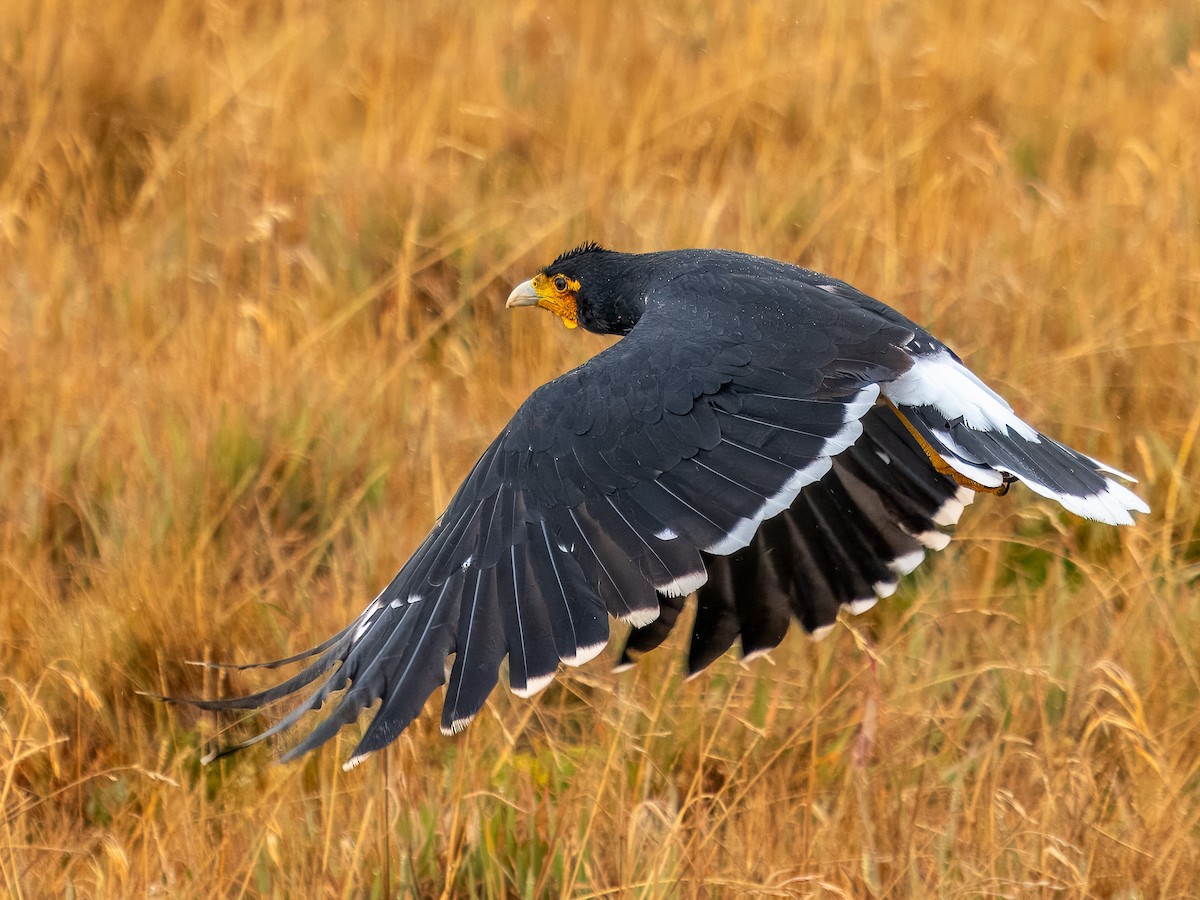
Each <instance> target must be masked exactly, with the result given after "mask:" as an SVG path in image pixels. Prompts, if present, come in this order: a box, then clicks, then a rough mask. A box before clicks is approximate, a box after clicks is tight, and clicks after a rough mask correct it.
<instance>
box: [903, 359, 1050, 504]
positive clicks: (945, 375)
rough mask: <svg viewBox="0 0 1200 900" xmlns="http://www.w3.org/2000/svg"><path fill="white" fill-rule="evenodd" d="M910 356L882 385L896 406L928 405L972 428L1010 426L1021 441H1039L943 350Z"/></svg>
mask: <svg viewBox="0 0 1200 900" xmlns="http://www.w3.org/2000/svg"><path fill="white" fill-rule="evenodd" d="M912 359H913V365H912V368H911V369H909V370H908V371H907V372H905V373H904V374H903V375H901V376H900V377H899V378H897V379H896V380H895V381H893V382H891V383H890V384H887V385H885V386H884V388H883V393H884V395H885V396H886V397H887V398H888V399H889V400H891V401H892V402H893V403H895V404H896V405H897V406H932V407H933V408H934V409H936V410H937V411H938V412H940V413H941V414H942V415H943V416H945V417H946V418H947V419H958V418H961V419H962V420H963V421H964V422H965V423H966V424H967V425H968V426H970V427H971V428H974V429H975V430H976V431H999V432H1003V431H1004V430H1005V429H1006V428H1011V429H1012V430H1013V432H1015V433H1016V434H1019V435H1020V436H1021V437H1023V438H1024V439H1025V440H1027V441H1029V442H1031V443H1035V444H1036V443H1039V441H1040V438H1039V437H1038V433H1037V431H1036V430H1034V429H1033V428H1032V427H1031V426H1030V425H1028V424H1026V423H1025V422H1023V421H1021V419H1020V417H1018V416H1017V414H1016V413H1015V412H1013V408H1012V407H1011V406H1009V405H1008V401H1007V400H1005V399H1004V398H1003V397H1001V396H1000V395H999V394H997V393H996V392H995V391H993V390H992V389H991V388H990V387H988V386H987V385H986V384H984V383H983V382H982V381H980V380H979V378H978V377H977V376H976V375H975V373H974V372H972V371H971V370H970V369H968V368H967V367H966V366H964V365H963V364H962V363H960V362H958V361H957V360H955V359H954V357H952V356H951V355H950V354H949V353H947V352H946V351H945V350H942V351H940V352H938V353H932V354H929V355H924V356H913V357H912ZM972 477H974V476H972ZM981 483H986V482H981Z"/></svg>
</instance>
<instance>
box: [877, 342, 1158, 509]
mask: <svg viewBox="0 0 1200 900" xmlns="http://www.w3.org/2000/svg"><path fill="white" fill-rule="evenodd" d="M883 394H884V396H885V397H886V398H887V399H888V400H889V401H890V402H891V403H892V404H893V405H894V406H895V407H896V411H897V412H898V413H899V414H900V416H901V418H902V419H903V420H904V422H905V424H906V425H907V426H908V427H909V430H910V431H911V432H912V433H913V436H914V437H916V438H917V440H918V441H919V442H920V443H921V444H922V445H923V446H924V448H925V452H926V453H927V454H929V457H930V459H931V460H932V461H933V463H934V465H935V466H938V467H939V468H941V469H942V470H943V471H946V472H947V474H951V475H953V476H954V478H955V480H956V481H958V482H959V483H960V484H964V485H966V486H968V487H971V488H974V489H976V490H988V491H992V492H994V493H1003V491H1004V490H1005V488H1006V487H1007V485H1008V484H1009V483H1010V482H1012V481H1023V482H1024V483H1025V484H1026V485H1028V486H1029V488H1030V490H1032V491H1034V492H1035V493H1038V494H1041V495H1042V496H1043V497H1049V498H1050V499H1051V500H1056V501H1058V502H1059V503H1060V504H1062V506H1063V507H1064V508H1065V509H1067V510H1070V511H1071V512H1073V513H1075V514H1076V515H1080V516H1084V517H1085V518H1088V519H1095V520H1096V521H1098V522H1106V523H1107V524H1109V525H1132V524H1133V516H1132V515H1130V513H1134V512H1139V513H1148V512H1150V507H1148V506H1147V505H1146V503H1145V501H1143V500H1142V499H1141V498H1140V497H1138V496H1137V495H1136V494H1134V493H1133V492H1132V491H1130V490H1129V489H1128V488H1127V487H1125V486H1124V485H1123V484H1121V483H1120V482H1119V481H1116V480H1115V479H1116V478H1119V479H1123V480H1125V481H1129V482H1133V481H1136V479H1134V478H1133V477H1131V476H1129V475H1126V474H1125V473H1124V472H1121V471H1118V470H1117V469H1114V468H1112V467H1111V466H1107V465H1105V464H1104V463H1102V462H1099V461H1097V460H1094V459H1092V458H1091V457H1090V456H1085V455H1084V454H1082V453H1080V452H1078V451H1077V450H1072V449H1071V448H1070V447H1067V446H1066V445H1064V444H1060V443H1059V442H1058V441H1056V440H1054V439H1053V438H1049V437H1047V436H1046V435H1044V434H1041V433H1040V432H1038V431H1037V430H1036V429H1035V428H1033V427H1032V426H1030V425H1028V424H1027V423H1026V422H1024V421H1022V420H1021V419H1020V418H1019V417H1018V416H1017V414H1016V413H1015V412H1013V409H1012V407H1011V406H1009V405H1008V402H1007V401H1006V400H1005V399H1004V398H1003V397H1001V396H1000V395H999V394H997V393H996V392H995V391H993V390H992V389H991V388H989V387H988V386H987V385H986V384H984V383H983V382H982V381H980V380H979V378H977V377H976V376H975V374H974V373H973V372H971V370H970V369H968V368H967V367H966V366H964V365H963V364H962V362H961V361H959V359H958V358H957V357H956V356H954V354H953V353H951V352H950V351H949V350H946V349H944V348H940V347H939V348H937V349H936V350H934V351H933V352H926V353H920V354H915V355H914V357H913V366H912V368H911V369H909V370H908V371H907V372H906V373H905V374H904V375H902V376H901V377H900V378H898V379H896V380H895V381H893V382H891V383H890V384H887V385H884V387H883Z"/></svg>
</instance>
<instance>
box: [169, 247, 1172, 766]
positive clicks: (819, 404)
mask: <svg viewBox="0 0 1200 900" xmlns="http://www.w3.org/2000/svg"><path fill="white" fill-rule="evenodd" d="M507 305H508V306H509V307H524V306H537V307H541V308H542V309H546V310H549V311H550V312H552V313H554V314H555V315H556V316H558V317H559V318H560V319H561V320H562V322H563V323H564V324H565V325H566V326H567V327H569V328H576V327H582V328H584V329H586V330H588V331H592V332H596V333H598V334H608V335H621V336H622V339H621V340H619V341H617V342H616V343H615V344H613V345H612V346H610V347H608V348H607V349H605V350H604V351H602V352H601V353H599V354H597V355H596V356H595V357H593V358H592V359H590V360H588V361H587V362H586V363H584V364H583V365H581V366H579V367H578V368H576V369H573V370H572V371H570V372H567V373H566V374H565V375H562V376H560V377H559V378H556V379H555V380H553V381H551V382H549V383H548V384H545V385H543V386H542V387H540V388H538V389H537V390H536V391H534V393H533V394H532V395H531V396H530V397H529V399H528V400H526V401H525V403H523V404H522V405H521V407H520V408H519V409H518V410H517V412H516V414H515V415H514V416H513V418H512V420H511V421H510V422H509V423H508V424H507V425H506V426H505V427H504V429H503V430H502V431H501V432H500V434H499V436H498V437H497V438H496V439H495V440H494V441H493V442H492V444H491V446H490V447H488V448H487V449H486V450H485V451H484V453H483V456H481V457H480V459H479V461H478V462H477V463H476V464H475V467H474V468H473V469H472V470H471V472H470V474H469V475H468V476H467V478H466V480H465V481H464V482H463V483H462V486H461V487H459V489H458V491H457V493H456V494H455V495H454V498H453V499H452V500H451V501H450V504H449V506H448V507H447V508H446V510H445V512H444V513H443V514H442V516H441V517H440V518H439V519H438V521H437V524H436V525H435V526H434V528H433V530H432V531H431V532H430V533H429V535H428V536H427V537H426V538H425V540H424V541H423V542H422V543H421V545H420V546H419V547H418V548H417V549H416V551H415V552H414V553H413V555H412V557H411V558H410V559H409V560H408V562H406V563H405V564H404V566H403V568H401V569H400V571H399V573H397V575H396V576H395V577H394V578H393V579H392V581H391V583H390V584H388V586H387V587H385V588H384V589H383V590H382V591H381V592H380V593H379V595H378V596H377V597H376V598H375V599H374V600H372V601H371V603H370V604H369V605H368V606H367V608H366V609H365V610H364V611H363V612H362V613H361V614H360V615H359V616H358V617H357V618H356V619H354V621H352V622H351V623H350V624H349V625H348V626H347V627H346V628H345V629H343V630H342V631H340V632H339V633H337V634H336V635H334V636H333V637H331V638H329V639H328V640H327V641H325V642H324V643H322V644H320V645H319V646H317V647H314V648H313V649H312V650H310V651H307V652H306V653H302V654H300V655H298V656H293V657H290V658H289V659H286V660H280V661H278V662H276V663H271V664H268V665H270V666H276V665H282V664H284V663H293V662H299V661H302V660H305V659H311V658H312V657H316V658H315V660H313V661H312V662H310V663H309V664H308V665H307V666H306V667H305V668H304V669H303V670H302V671H300V672H299V673H298V674H296V675H295V676H293V677H292V678H289V679H287V680H285V681H283V682H282V683H280V684H278V685H276V686H275V687H272V688H269V689H267V690H264V691H261V692H259V693H255V694H251V695H248V696H244V697H230V698H224V699H216V700H193V701H189V702H191V703H194V704H195V705H197V706H200V707H202V708H205V709H212V710H229V709H250V708H257V707H260V706H263V705H265V704H268V703H272V702H274V701H276V700H279V699H281V698H284V697H288V696H291V695H293V694H296V693H297V692H300V691H301V690H303V689H305V688H307V687H309V686H310V685H313V684H314V683H316V687H315V689H314V690H312V692H311V693H310V694H309V695H308V696H307V697H306V698H305V699H303V700H302V701H301V702H300V703H298V705H297V706H296V707H295V708H294V709H293V710H292V711H291V712H290V713H289V714H287V715H286V716H284V717H283V718H282V719H281V720H280V721H279V722H278V723H276V724H275V725H274V726H273V727H271V728H270V729H268V730H266V731H264V732H263V733H262V734H259V735H258V736H256V737H254V738H252V739H250V740H248V741H245V742H243V743H241V744H236V745H233V746H231V747H226V748H224V749H223V750H222V751H220V753H225V752H229V751H231V750H234V749H238V748H240V747H244V746H247V745H249V744H252V743H255V742H257V741H259V740H262V739H263V738H265V737H268V736H270V735H274V734H276V733H278V732H280V731H282V730H284V729H286V728H288V727H290V726H292V725H293V724H295V723H296V722H297V721H298V720H299V719H300V718H301V717H302V716H303V715H304V714H305V713H306V712H309V711H312V710H315V709H318V708H319V707H321V706H323V705H324V704H325V702H326V700H327V699H329V698H330V696H331V695H333V694H335V693H336V692H339V691H341V692H342V693H341V694H340V696H339V697H337V698H336V700H335V702H334V705H333V708H332V710H331V712H329V714H328V715H327V716H326V718H325V719H324V720H322V721H321V722H320V723H319V724H318V725H317V726H316V727H315V728H314V729H313V730H312V732H311V733H309V734H308V736H307V737H305V738H304V739H303V740H302V741H300V742H299V744H297V745H296V746H295V747H293V748H292V749H291V750H290V751H288V753H287V754H286V755H285V756H284V759H290V758H293V757H295V756H298V755H300V754H302V753H305V752H307V751H309V750H312V749H314V748H315V747H318V746H319V745H321V744H322V743H324V742H325V741H327V740H329V738H331V737H332V736H333V735H334V734H336V733H337V731H338V730H339V729H340V728H342V727H343V726H344V725H347V724H348V723H350V722H353V721H354V720H356V719H357V718H358V717H359V715H360V713H362V711H363V710H365V709H366V708H367V707H369V706H371V705H373V704H375V703H376V702H378V703H379V706H378V708H377V709H376V711H375V713H374V716H373V718H372V719H371V721H370V723H369V724H368V725H367V727H366V730H365V732H364V733H363V735H362V738H361V740H360V741H359V743H358V746H357V748H356V749H355V751H354V753H353V755H352V757H351V758H350V760H349V762H347V763H346V768H350V767H352V766H354V765H356V764H357V763H358V762H360V761H362V760H363V759H364V758H365V757H366V756H367V755H368V754H370V753H371V752H373V751H375V750H379V749H381V748H382V747H384V746H386V745H387V744H388V743H390V742H391V741H393V740H395V739H396V738H397V737H398V736H399V735H400V733H401V732H402V731H403V730H404V729H405V728H406V727H407V726H408V725H409V723H410V722H412V720H413V719H414V718H415V717H416V716H417V715H418V714H419V713H420V711H421V709H422V708H423V707H424V705H425V703H426V701H427V700H428V698H429V697H430V695H431V694H432V693H433V691H434V690H435V689H436V688H437V687H439V686H440V685H442V684H445V683H446V682H447V669H448V670H449V681H448V684H446V690H445V698H444V701H443V704H442V717H441V727H442V730H443V731H444V732H445V733H446V734H453V733H456V732H458V731H460V730H462V729H463V728H464V727H466V725H467V724H468V723H470V721H471V720H472V719H473V718H474V717H475V716H476V715H477V714H478V713H479V711H480V709H481V708H482V707H483V704H484V702H485V700H486V699H487V697H488V694H490V693H491V691H492V689H493V688H494V687H495V685H496V683H497V681H498V680H499V672H500V667H501V664H502V663H503V662H504V660H505V659H506V658H507V660H508V681H509V685H510V687H511V689H512V691H513V692H514V693H515V694H517V695H519V696H522V697H527V696H530V695H532V694H535V693H537V692H538V691H539V690H541V689H542V688H544V687H545V686H546V685H547V684H548V683H549V682H550V681H551V679H553V677H554V675H555V673H556V671H557V670H558V667H559V665H560V664H566V665H568V666H579V665H582V664H583V663H585V662H587V661H588V660H590V659H592V658H593V657H595V656H596V655H597V654H598V653H599V652H600V651H601V650H602V649H603V648H604V647H605V645H606V644H607V642H608V638H609V619H610V617H611V618H617V619H621V620H623V621H625V622H628V623H630V624H631V625H632V626H633V627H632V630H631V631H630V633H629V636H628V638H627V639H626V643H625V646H624V648H623V650H622V652H621V654H620V656H619V659H618V666H625V665H629V664H631V663H632V660H633V658H634V656H635V655H636V654H639V653H643V652H646V651H648V650H651V649H653V648H654V647H656V646H658V645H659V644H660V643H662V641H663V640H664V639H665V638H666V636H667V635H668V634H669V633H670V631H671V629H672V627H673V626H674V624H675V622H676V620H677V618H678V616H679V614H680V612H681V610H682V609H683V606H684V603H685V601H686V599H687V597H689V596H690V595H692V594H695V595H696V615H695V620H694V624H693V627H692V635H691V643H690V647H689V652H688V670H689V673H691V674H695V673H696V672H698V671H700V670H701V669H703V668H704V667H705V666H707V665H708V664H709V663H711V662H712V661H713V660H715V659H717V658H718V657H720V656H721V655H722V654H724V653H725V652H726V651H727V650H728V649H729V648H730V647H731V646H732V645H733V643H734V642H735V641H737V642H738V643H739V645H740V649H741V652H742V654H743V656H746V657H749V656H754V655H756V654H759V653H764V652H766V651H768V650H770V649H772V648H773V647H775V646H776V645H777V644H778V643H779V642H780V641H781V640H782V639H783V637H784V635H785V633H786V632H787V630H788V626H789V624H790V622H791V620H792V619H796V620H797V621H798V622H799V623H800V625H801V627H802V628H803V629H804V630H805V631H806V632H808V633H809V634H810V635H812V636H814V637H819V636H821V635H823V634H824V633H826V632H828V631H829V630H830V629H831V628H832V627H833V624H834V622H835V620H836V618H837V615H838V611H839V610H840V609H842V608H845V609H848V610H849V611H850V612H851V613H861V612H863V611H865V610H866V609H869V608H870V607H871V606H873V605H874V604H875V602H876V600H877V599H878V598H880V597H886V596H888V595H889V594H891V593H892V592H893V591H895V589H896V586H897V582H898V581H899V579H900V577H901V576H903V575H905V574H907V573H908V572H911V571H912V570H913V569H914V568H916V566H917V565H918V564H920V562H921V561H922V560H923V559H924V557H925V553H926V551H927V550H940V549H942V548H943V547H945V546H946V544H948V543H949V541H950V535H949V533H948V532H947V531H946V529H947V528H949V527H950V526H952V525H954V524H955V523H956V522H957V521H958V518H959V516H960V514H961V513H962V511H963V508H964V507H965V506H966V505H967V504H969V503H970V502H971V501H972V499H973V498H974V496H975V494H976V493H979V492H985V493H993V494H1003V493H1005V492H1006V491H1007V490H1008V488H1009V486H1010V485H1011V484H1012V483H1013V482H1016V481H1021V482H1024V483H1025V485H1026V486H1028V487H1029V488H1030V489H1031V490H1033V491H1034V492H1035V493H1037V494H1040V495H1042V496H1043V497H1047V498H1049V499H1051V500H1055V501H1057V502H1058V503H1060V504H1061V505H1062V506H1063V507H1065V508H1066V509H1067V510H1069V511H1071V512H1073V513H1076V514H1077V515H1080V516H1084V517H1087V518H1089V519H1095V520H1097V521H1100V522H1106V523H1109V524H1112V525H1129V524H1132V522H1133V517H1132V516H1131V513H1132V512H1140V513H1146V512H1149V508H1148V507H1147V506H1146V504H1145V503H1144V502H1143V501H1142V500H1141V499H1140V498H1138V497H1137V496H1136V495H1135V494H1133V493H1132V492H1131V491H1130V490H1128V489H1127V488H1126V487H1124V486H1123V485H1122V484H1121V483H1120V482H1119V481H1118V480H1117V479H1124V480H1128V481H1132V480H1133V479H1132V478H1130V476H1128V475H1125V474H1124V473H1122V472H1119V471H1117V470H1116V469H1113V468H1110V467H1109V466H1106V465H1105V464H1103V463H1101V462H1098V461H1097V460H1094V459H1092V458H1090V457H1088V456H1085V455H1083V454H1082V453H1079V452H1077V451H1075V450H1072V449H1071V448H1070V447H1067V446H1065V445H1063V444H1060V443H1058V442H1057V441H1055V440H1054V439H1052V438H1050V437H1047V436H1046V435H1044V434H1042V433H1041V432H1039V431H1037V430H1036V429H1035V428H1033V427H1032V426H1030V425H1028V424H1027V423H1026V422H1025V421H1023V420H1022V419H1021V418H1019V417H1018V416H1017V415H1016V413H1015V412H1014V411H1013V409H1012V407H1011V406H1010V405H1009V404H1008V403H1007V402H1006V401H1005V400H1004V399H1003V398H1002V397H1001V396H1000V395H999V394H997V393H995V392H994V391H993V390H991V389H990V388H989V387H987V385H985V384H984V383H983V382H982V381H981V380H980V379H979V378H978V377H977V376H976V375H975V374H974V373H972V372H971V371H970V370H969V369H968V368H967V367H966V366H964V365H963V363H962V361H961V360H960V359H959V358H958V356H956V355H955V354H954V352H953V351H952V350H950V348H948V347H947V346H946V345H945V344H943V343H942V342H941V341H939V340H938V339H937V338H935V337H933V335H931V334H930V333H929V332H927V331H925V329H923V328H921V327H920V326H919V325H917V324H915V323H913V322H911V321H910V320H909V319H907V318H905V317H904V316H902V315H901V314H900V313H898V312H896V311H895V310H893V309H891V308H890V307H888V306H886V305H884V304H883V303H880V302H879V301H878V300H874V299H872V298H871V297H868V296H867V295H865V294H863V293H861V292H860V291H858V290H856V289H855V288H853V287H851V286H850V285H848V284H846V283H845V282H842V281H838V280H837V279H835V278H830V277H829V276H827V275H821V274H819V273H817V272H812V271H809V270H806V269H802V268H799V267H797V266H794V265H790V264H788V263H783V262H777V261H774V260H770V259H765V258H762V257H757V256H750V255H746V254H742V253H734V252H730V251H724V250H677V251H666V252H660V253H646V254H633V253H618V252H614V251H610V250H605V249H603V248H602V247H600V246H598V245H596V244H594V243H588V244H584V245H583V246H581V247H578V248H576V249H574V250H572V251H570V252H568V253H564V254H562V255H561V256H559V257H558V258H557V259H556V260H554V262H552V263H551V264H550V265H548V266H546V267H545V268H544V269H542V270H541V271H540V272H538V273H537V274H536V275H535V276H534V277H533V278H532V279H530V280H529V281H526V282H523V283H522V284H520V285H518V286H517V287H516V289H515V290H513V292H512V294H511V295H510V296H509V298H508V304H507ZM451 658H452V659H453V663H452V665H450V666H449V667H448V666H447V663H448V661H449V660H450V659H451ZM215 755H218V754H214V756H215Z"/></svg>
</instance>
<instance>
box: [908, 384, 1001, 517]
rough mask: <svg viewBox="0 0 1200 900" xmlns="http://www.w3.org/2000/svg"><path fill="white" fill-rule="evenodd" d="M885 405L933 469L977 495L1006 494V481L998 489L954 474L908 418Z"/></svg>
mask: <svg viewBox="0 0 1200 900" xmlns="http://www.w3.org/2000/svg"><path fill="white" fill-rule="evenodd" d="M887 404H888V406H890V407H891V408H892V412H894V413H895V414H896V415H897V416H899V417H900V421H901V422H903V423H904V427H905V428H907V429H908V433H909V434H911V435H912V436H913V438H914V439H915V440H916V442H917V443H918V444H920V445H921V449H922V450H924V451H925V455H926V456H928V457H929V461H930V462H931V463H933V467H934V468H935V469H937V470H938V471H939V472H941V473H942V474H943V475H949V476H950V477H951V478H953V479H954V480H955V482H957V483H958V484H961V485H962V486H963V487H965V488H970V489H971V490H973V491H975V492H977V493H984V494H995V495H996V496H997V497H1003V496H1004V495H1005V494H1007V493H1008V482H1007V481H1005V482H1004V483H1003V484H1001V485H1000V486H999V487H988V486H987V485H984V484H980V483H979V482H978V481H972V480H971V479H970V478H968V477H967V476H966V475H963V474H962V473H961V472H956V471H955V470H954V468H953V467H952V466H951V465H950V463H948V462H946V460H944V459H942V456H941V454H940V453H938V452H937V451H936V450H934V449H933V448H932V447H931V446H929V442H928V441H926V440H925V438H923V437H921V432H919V431H917V429H916V427H915V426H914V425H913V423H912V422H910V421H908V418H907V417H906V416H905V415H904V413H902V412H900V410H899V408H898V407H897V406H896V404H895V403H893V402H892V401H891V400H888V401H887Z"/></svg>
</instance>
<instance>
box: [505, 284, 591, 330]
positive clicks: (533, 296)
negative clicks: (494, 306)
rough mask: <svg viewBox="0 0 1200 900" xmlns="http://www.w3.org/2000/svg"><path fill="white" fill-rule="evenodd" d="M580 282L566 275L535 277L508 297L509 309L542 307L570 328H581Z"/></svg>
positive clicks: (520, 285) (518, 286) (519, 286)
mask: <svg viewBox="0 0 1200 900" xmlns="http://www.w3.org/2000/svg"><path fill="white" fill-rule="evenodd" d="M578 293H579V282H578V281H577V280H576V279H574V278H568V277H567V276H565V275H545V274H539V275H534V276H533V278H531V279H530V280H529V281H526V282H524V283H522V284H519V285H517V287H516V289H514V290H513V292H512V293H511V294H510V295H509V297H508V303H507V304H506V305H507V306H508V307H509V308H512V307H514V306H540V307H541V308H542V309H548V310H550V312H552V313H554V314H555V315H556V316H558V317H559V318H560V319H562V321H563V324H564V325H565V326H567V327H568V328H578V327H579V303H578V301H577V299H576V295H577V294H578Z"/></svg>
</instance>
